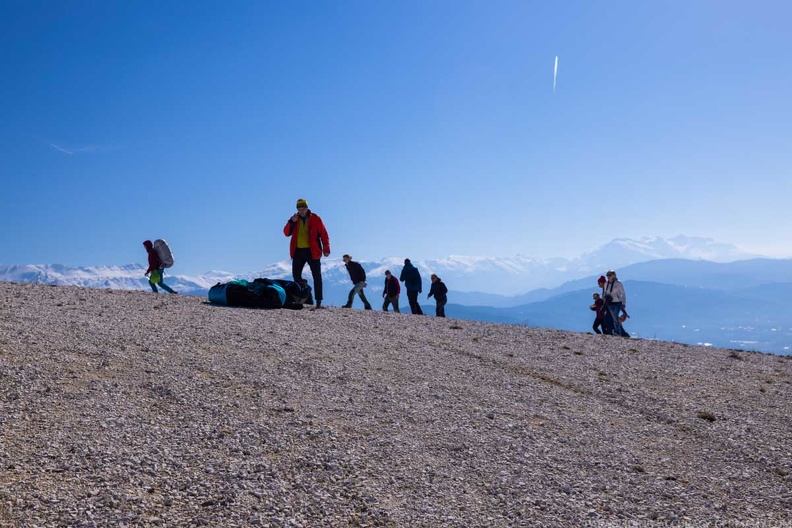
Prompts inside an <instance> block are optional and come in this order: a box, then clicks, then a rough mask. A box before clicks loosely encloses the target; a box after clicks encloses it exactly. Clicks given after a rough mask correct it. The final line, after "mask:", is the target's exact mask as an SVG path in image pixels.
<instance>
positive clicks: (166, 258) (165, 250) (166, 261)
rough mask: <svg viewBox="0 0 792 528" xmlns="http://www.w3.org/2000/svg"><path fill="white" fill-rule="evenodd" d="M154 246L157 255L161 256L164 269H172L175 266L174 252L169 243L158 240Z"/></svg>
mask: <svg viewBox="0 0 792 528" xmlns="http://www.w3.org/2000/svg"><path fill="white" fill-rule="evenodd" d="M152 245H153V247H154V251H156V252H157V255H158V256H159V259H160V265H161V266H162V267H163V268H170V267H171V266H173V252H172V251H171V248H170V246H169V245H168V243H167V242H165V241H164V240H162V239H161V238H158V239H157V240H155V241H154V244H152Z"/></svg>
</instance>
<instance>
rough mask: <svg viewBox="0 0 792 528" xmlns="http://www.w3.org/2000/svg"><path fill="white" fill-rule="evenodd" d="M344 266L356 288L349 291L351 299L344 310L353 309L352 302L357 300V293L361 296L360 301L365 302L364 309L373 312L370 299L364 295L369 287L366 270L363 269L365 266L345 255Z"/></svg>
mask: <svg viewBox="0 0 792 528" xmlns="http://www.w3.org/2000/svg"><path fill="white" fill-rule="evenodd" d="M344 265H345V266H346V269H347V271H348V272H349V278H350V279H352V284H354V287H353V288H352V289H351V290H349V298H348V299H347V303H346V304H345V305H344V308H352V301H354V300H355V294H356V293H357V294H358V295H359V296H360V300H361V301H363V306H364V308H365V309H366V310H371V305H370V304H369V302H368V299H366V294H365V293H363V288H365V287H366V286H367V284H366V270H364V269H363V266H361V265H360V263H359V262H355V261H354V260H352V257H351V256H349V255H344Z"/></svg>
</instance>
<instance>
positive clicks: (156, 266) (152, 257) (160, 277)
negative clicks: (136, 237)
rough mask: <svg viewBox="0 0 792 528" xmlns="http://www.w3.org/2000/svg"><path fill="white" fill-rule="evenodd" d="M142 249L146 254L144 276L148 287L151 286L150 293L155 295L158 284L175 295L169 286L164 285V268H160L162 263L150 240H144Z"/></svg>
mask: <svg viewBox="0 0 792 528" xmlns="http://www.w3.org/2000/svg"><path fill="white" fill-rule="evenodd" d="M143 247H144V248H146V251H147V252H148V269H147V270H146V273H145V274H144V275H145V276H146V277H148V278H149V286H151V291H153V292H154V293H157V284H159V285H160V287H161V288H162V289H163V290H165V291H166V292H170V293H177V292H175V291H173V290H172V289H171V287H170V286H168V285H167V284H165V280H164V279H165V268H163V267H162V262H161V261H160V258H159V255H158V254H157V251H156V250H155V249H154V244H152V243H151V240H144V241H143Z"/></svg>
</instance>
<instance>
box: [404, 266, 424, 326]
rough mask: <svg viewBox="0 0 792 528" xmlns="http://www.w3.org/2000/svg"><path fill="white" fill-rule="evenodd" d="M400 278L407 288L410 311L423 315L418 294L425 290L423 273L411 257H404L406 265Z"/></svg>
mask: <svg viewBox="0 0 792 528" xmlns="http://www.w3.org/2000/svg"><path fill="white" fill-rule="evenodd" d="M399 280H400V281H402V282H403V283H404V287H405V288H407V300H408V301H409V302H410V311H411V312H412V313H414V314H416V315H423V310H421V305H420V304H418V295H420V293H421V292H422V291H423V283H422V281H421V273H420V272H419V271H418V268H416V267H415V266H413V265H412V262H410V259H404V267H403V268H402V272H401V275H399Z"/></svg>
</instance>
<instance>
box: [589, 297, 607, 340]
mask: <svg viewBox="0 0 792 528" xmlns="http://www.w3.org/2000/svg"><path fill="white" fill-rule="evenodd" d="M592 297H593V298H594V304H592V305H591V306H589V308H590V309H591V310H592V311H593V312H594V324H593V325H592V326H591V327H592V328H593V329H594V332H595V333H597V334H601V333H602V332H601V331H600V328H602V329H603V330H605V313H606V312H607V311H608V309H607V308H605V301H603V300H602V297H600V294H599V293H594V294H593V295H592Z"/></svg>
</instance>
